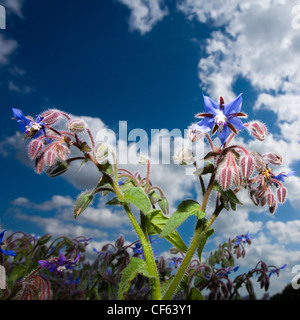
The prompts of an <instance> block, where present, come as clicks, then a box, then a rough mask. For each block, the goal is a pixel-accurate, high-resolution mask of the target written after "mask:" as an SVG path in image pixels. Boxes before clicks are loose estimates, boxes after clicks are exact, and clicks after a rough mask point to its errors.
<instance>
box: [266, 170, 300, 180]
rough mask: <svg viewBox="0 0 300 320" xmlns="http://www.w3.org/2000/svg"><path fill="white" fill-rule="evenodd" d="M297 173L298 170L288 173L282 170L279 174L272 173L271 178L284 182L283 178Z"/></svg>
mask: <svg viewBox="0 0 300 320" xmlns="http://www.w3.org/2000/svg"><path fill="white" fill-rule="evenodd" d="M295 173H296V171H290V172H288V173H285V172H282V173H280V174H279V175H277V176H274V175H271V178H272V179H275V180H278V181H282V182H284V179H283V178H287V177H290V176H293V175H294V174H295Z"/></svg>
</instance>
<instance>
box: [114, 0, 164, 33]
mask: <svg viewBox="0 0 300 320" xmlns="http://www.w3.org/2000/svg"><path fill="white" fill-rule="evenodd" d="M118 1H119V2H121V3H122V4H124V5H126V6H127V7H128V8H129V9H130V11H131V12H130V17H129V21H128V23H129V27H130V30H138V31H139V32H140V33H141V34H142V35H143V34H145V33H147V32H149V31H150V30H152V28H153V27H154V25H155V24H156V23H157V22H159V21H160V20H162V19H163V18H164V17H165V16H166V15H167V14H168V12H169V11H168V8H167V7H166V6H165V5H164V0H118Z"/></svg>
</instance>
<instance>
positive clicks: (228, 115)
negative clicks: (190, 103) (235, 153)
mask: <svg viewBox="0 0 300 320" xmlns="http://www.w3.org/2000/svg"><path fill="white" fill-rule="evenodd" d="M203 99H204V108H205V112H204V113H199V114H197V115H196V117H197V118H204V119H202V120H201V121H200V122H198V123H197V124H195V125H194V126H193V127H192V129H193V130H195V131H200V132H202V133H206V132H209V131H210V130H212V134H214V133H215V132H216V131H218V133H217V134H218V137H219V139H220V140H221V143H222V145H223V144H224V143H225V142H226V140H227V138H228V137H229V135H230V133H231V131H230V130H232V131H233V132H234V133H237V131H238V130H243V129H246V127H245V125H244V124H243V123H242V121H241V119H240V118H239V117H247V115H246V114H245V113H243V112H241V106H242V93H241V94H240V95H239V96H238V97H237V98H236V99H235V100H233V101H232V102H230V103H224V99H223V97H220V103H217V102H216V101H214V100H213V99H211V98H210V97H207V96H204V95H203Z"/></svg>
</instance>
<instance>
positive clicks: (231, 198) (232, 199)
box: [213, 184, 243, 211]
mask: <svg viewBox="0 0 300 320" xmlns="http://www.w3.org/2000/svg"><path fill="white" fill-rule="evenodd" d="M213 189H214V190H216V191H218V192H220V194H221V197H220V201H221V203H222V204H223V205H224V207H225V209H226V210H229V205H228V203H230V206H231V209H232V210H233V211H235V210H236V205H237V204H240V205H243V203H242V202H241V201H240V200H239V199H238V198H237V196H236V195H235V193H234V192H233V191H232V190H231V189H229V190H223V189H222V188H221V187H220V186H219V184H215V185H214V186H213Z"/></svg>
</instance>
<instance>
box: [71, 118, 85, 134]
mask: <svg viewBox="0 0 300 320" xmlns="http://www.w3.org/2000/svg"><path fill="white" fill-rule="evenodd" d="M68 128H69V129H70V131H72V132H76V133H78V132H83V131H84V130H85V129H86V128H87V124H86V122H85V121H84V120H82V119H73V120H71V121H70V122H69V123H68Z"/></svg>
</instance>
